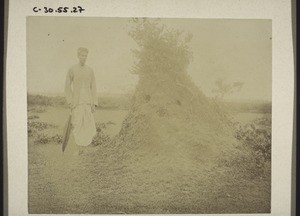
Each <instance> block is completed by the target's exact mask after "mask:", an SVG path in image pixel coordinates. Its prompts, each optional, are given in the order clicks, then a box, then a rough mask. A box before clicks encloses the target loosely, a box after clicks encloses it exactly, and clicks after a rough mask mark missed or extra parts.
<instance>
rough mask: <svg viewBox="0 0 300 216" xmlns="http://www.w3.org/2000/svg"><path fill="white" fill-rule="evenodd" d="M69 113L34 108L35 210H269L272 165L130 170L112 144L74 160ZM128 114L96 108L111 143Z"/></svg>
mask: <svg viewBox="0 0 300 216" xmlns="http://www.w3.org/2000/svg"><path fill="white" fill-rule="evenodd" d="M67 115H68V110H67V109H64V108H53V107H47V108H46V109H43V108H34V107H31V108H30V109H29V112H28V118H29V122H31V123H30V125H31V128H32V130H31V132H30V134H29V142H28V148H29V155H28V156H29V157H28V160H29V163H28V164H29V167H28V168H29V185H28V186H29V188H28V190H29V212H30V213H73V214H74V213H251V212H252V213H263V212H264V213H267V212H270V196H271V179H270V178H271V176H270V167H269V168H267V169H265V171H266V172H264V173H261V174H260V175H250V173H246V174H245V173H242V172H238V171H237V172H233V170H232V169H231V168H230V167H228V168H226V167H224V166H220V167H218V166H214V167H211V166H210V164H206V163H205V162H203V164H201V165H199V167H197V168H194V167H189V166H188V165H186V166H185V164H182V169H173V168H172V167H170V166H166V167H162V168H161V167H160V169H157V167H156V166H155V165H154V164H152V165H151V164H148V165H147V166H143V165H142V164H140V165H141V166H134V167H136V169H132V166H126V165H124V164H122V163H119V160H118V158H116V157H115V154H114V148H113V147H112V146H110V145H109V144H102V145H98V146H90V147H87V148H86V149H85V152H84V153H83V154H82V155H80V156H75V155H73V150H74V146H73V145H72V140H71V142H70V145H69V146H68V149H67V152H66V153H64V154H63V153H62V152H61V146H60V145H59V144H58V142H59V141H60V137H59V134H61V131H62V128H63V126H64V123H65V121H66V120H67ZM125 115H126V111H118V110H116V111H113V110H97V111H96V113H95V119H96V121H97V122H101V123H105V129H103V130H102V132H103V133H104V134H105V135H107V136H109V137H110V138H113V137H114V136H115V135H116V134H117V133H118V131H119V130H120V128H121V123H122V120H123V119H124V117H125ZM259 117H267V118H270V117H271V116H270V115H267V114H253V113H250V114H249V113H240V114H238V115H236V116H235V119H236V121H239V122H241V123H242V124H245V123H247V122H250V121H252V120H254V119H256V118H259ZM32 122H44V123H46V124H44V126H43V127H41V125H40V124H39V123H32ZM35 125H37V126H35ZM40 128H44V129H43V130H40ZM39 134H43V135H39ZM37 140H40V142H37ZM136 163H141V162H140V161H136ZM139 167H140V168H139ZM143 167H147V168H143ZM237 168H238V167H237Z"/></svg>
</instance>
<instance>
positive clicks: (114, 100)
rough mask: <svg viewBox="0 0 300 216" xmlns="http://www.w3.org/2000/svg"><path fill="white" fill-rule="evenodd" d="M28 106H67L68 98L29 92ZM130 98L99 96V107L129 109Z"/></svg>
mask: <svg viewBox="0 0 300 216" xmlns="http://www.w3.org/2000/svg"><path fill="white" fill-rule="evenodd" d="M27 104H28V106H54V107H55V106H62V107H67V101H66V98H65V97H63V96H46V95H33V94H27ZM129 104H130V98H129V97H126V96H123V97H103V96H102V97H98V105H99V106H98V108H99V109H129Z"/></svg>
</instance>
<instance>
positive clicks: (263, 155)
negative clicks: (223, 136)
mask: <svg viewBox="0 0 300 216" xmlns="http://www.w3.org/2000/svg"><path fill="white" fill-rule="evenodd" d="M235 137H236V138H237V139H238V140H240V141H241V142H242V143H243V144H244V145H247V146H248V147H250V149H251V153H252V154H253V155H254V156H255V158H256V160H257V166H258V167H261V166H263V165H264V162H266V161H270V160H271V119H267V118H260V119H256V120H255V121H253V122H251V123H249V124H246V125H243V126H241V125H240V124H238V125H237V129H236V131H235Z"/></svg>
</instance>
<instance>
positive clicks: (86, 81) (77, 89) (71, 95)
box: [65, 64, 98, 146]
mask: <svg viewBox="0 0 300 216" xmlns="http://www.w3.org/2000/svg"><path fill="white" fill-rule="evenodd" d="M65 92H66V98H67V102H68V104H71V105H72V107H74V108H73V110H72V125H73V135H74V139H75V142H76V144H77V145H79V146H88V145H89V144H91V142H92V139H93V137H94V135H95V134H96V126H95V120H94V116H93V114H92V111H91V106H92V105H95V106H97V104H98V101H97V90H96V82H95V76H94V72H93V70H92V69H91V68H89V67H88V66H81V65H79V64H78V65H75V66H73V67H71V68H70V70H69V72H68V74H67V78H66V84H65Z"/></svg>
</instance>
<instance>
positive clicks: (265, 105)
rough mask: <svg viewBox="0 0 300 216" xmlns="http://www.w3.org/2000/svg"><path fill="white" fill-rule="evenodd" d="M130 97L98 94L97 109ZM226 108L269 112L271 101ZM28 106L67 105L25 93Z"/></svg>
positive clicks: (122, 105)
mask: <svg viewBox="0 0 300 216" xmlns="http://www.w3.org/2000/svg"><path fill="white" fill-rule="evenodd" d="M130 99H131V97H130V96H128V95H124V96H100V97H98V105H99V107H98V108H99V109H122V110H124V109H125V110H126V109H129V107H130ZM223 103H224V105H225V106H226V108H227V109H228V110H230V111H232V112H247V113H249V112H253V113H271V111H272V104H271V102H223ZM27 104H28V106H32V105H40V106H64V107H67V102H66V99H65V97H62V96H45V95H33V94H28V95H27Z"/></svg>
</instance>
